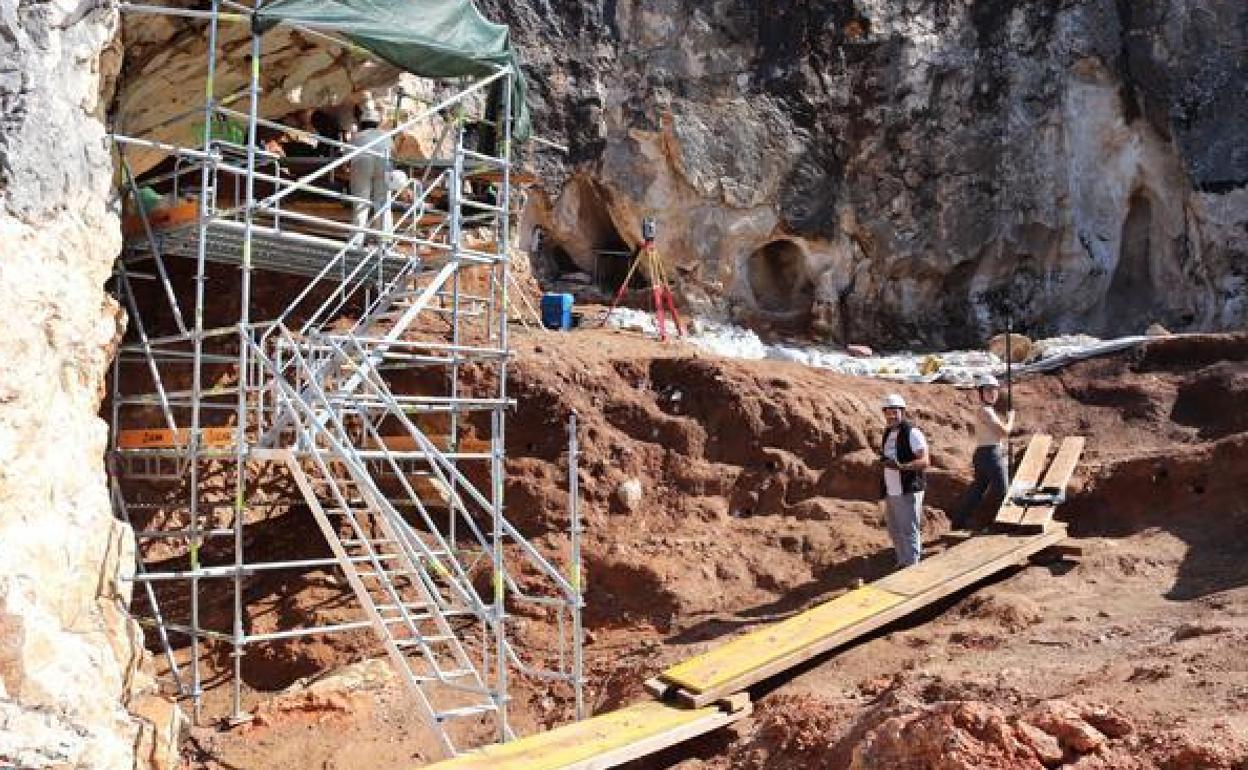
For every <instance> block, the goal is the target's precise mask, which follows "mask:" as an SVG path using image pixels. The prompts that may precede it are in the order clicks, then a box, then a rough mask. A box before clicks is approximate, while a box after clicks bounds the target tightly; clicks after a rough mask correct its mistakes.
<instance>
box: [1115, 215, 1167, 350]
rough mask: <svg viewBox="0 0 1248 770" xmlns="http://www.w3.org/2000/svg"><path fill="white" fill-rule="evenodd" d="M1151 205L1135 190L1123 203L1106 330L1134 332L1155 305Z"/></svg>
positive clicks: (1147, 317) (1155, 290)
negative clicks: (1120, 235) (1124, 211)
mask: <svg viewBox="0 0 1248 770" xmlns="http://www.w3.org/2000/svg"><path fill="white" fill-rule="evenodd" d="M1152 228H1153V205H1152V201H1151V200H1149V197H1148V195H1146V194H1145V193H1143V192H1140V191H1136V192H1135V193H1133V194H1132V195H1131V199H1130V202H1129V203H1128V204H1127V216H1126V218H1125V219H1124V220H1123V223H1122V238H1121V241H1120V243H1121V245H1120V250H1119V252H1118V265H1117V267H1116V268H1115V269H1114V276H1113V278H1112V279H1111V281H1110V284H1109V292H1108V294H1107V295H1106V302H1105V316H1104V318H1105V329H1104V331H1105V332H1106V333H1121V332H1138V331H1139V328H1137V327H1139V326H1140V325H1141V324H1143V323H1147V322H1148V321H1149V320H1150V319H1149V315H1150V314H1151V313H1152V312H1153V311H1154V308H1155V306H1156V304H1157V287H1156V281H1155V280H1154V276H1153V268H1152V248H1153V243H1152Z"/></svg>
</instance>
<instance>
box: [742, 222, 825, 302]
mask: <svg viewBox="0 0 1248 770" xmlns="http://www.w3.org/2000/svg"><path fill="white" fill-rule="evenodd" d="M746 278H747V280H748V281H749V286H750V291H751V292H752V293H753V295H754V301H755V302H756V303H757V304H758V307H759V309H760V310H763V311H766V312H769V313H776V314H782V315H792V314H796V313H806V312H809V311H810V309H811V306H812V305H813V303H814V297H815V287H814V282H813V280H812V279H811V274H810V265H809V260H808V258H807V255H806V252H805V250H804V249H803V248H802V247H801V246H800V245H798V244H797V243H796V242H794V241H791V240H787V239H780V240H775V241H771V242H769V243H766V244H764V245H762V246H760V247H759V248H758V249H755V250H754V252H753V253H752V254H750V256H749V258H748V259H747V260H746Z"/></svg>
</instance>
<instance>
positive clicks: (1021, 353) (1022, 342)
mask: <svg viewBox="0 0 1248 770" xmlns="http://www.w3.org/2000/svg"><path fill="white" fill-rule="evenodd" d="M1005 347H1006V345H1005V335H1004V334H998V335H997V336H995V337H993V338H992V339H990V340H988V352H989V353H992V354H993V355H994V356H996V357H997V358H999V359H1001V360H1002V361H1004V360H1005ZM1034 348H1035V344H1034V343H1033V342H1032V341H1031V338H1030V337H1027V336H1024V335H1022V334H1011V335H1010V360H1011V361H1012V362H1013V363H1016V364H1021V363H1022V362H1024V361H1026V360H1027V359H1028V358H1030V357H1031V353H1032V350H1033V349H1034Z"/></svg>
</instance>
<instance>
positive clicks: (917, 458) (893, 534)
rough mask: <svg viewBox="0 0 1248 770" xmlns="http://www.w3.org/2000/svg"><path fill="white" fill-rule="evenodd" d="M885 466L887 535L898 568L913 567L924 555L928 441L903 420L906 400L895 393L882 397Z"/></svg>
mask: <svg viewBox="0 0 1248 770" xmlns="http://www.w3.org/2000/svg"><path fill="white" fill-rule="evenodd" d="M883 409H884V422H885V428H884V441H883V443H882V445H881V447H880V455H881V460H882V462H883V464H884V478H883V479H882V480H881V484H880V486H881V491H882V492H883V497H884V504H885V518H886V521H887V524H888V536H889V538H891V539H892V541H893V550H894V551H896V553H897V566H898V567H903V568H904V567H912V566H914V565H915V564H918V563H919V558H920V557H921V556H922V553H923V536H922V534H921V532H920V531H919V530H920V525H921V523H922V516H923V493H924V490H926V488H927V467H928V464H929V460H928V451H927V439H926V438H925V437H924V436H923V431H921V430H919V429H918V428H917V427H915V426H914V425H912V424H911V423H910V420H909V419H907V417H906V400H905V399H904V398H902V397H901V396H900V395H898V394H896V393H890V394H889V395H887V396H885V397H884V403H883Z"/></svg>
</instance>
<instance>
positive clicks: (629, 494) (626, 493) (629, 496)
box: [615, 478, 642, 513]
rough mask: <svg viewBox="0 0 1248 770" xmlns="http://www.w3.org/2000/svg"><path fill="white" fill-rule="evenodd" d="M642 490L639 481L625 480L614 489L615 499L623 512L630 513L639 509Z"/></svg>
mask: <svg viewBox="0 0 1248 770" xmlns="http://www.w3.org/2000/svg"><path fill="white" fill-rule="evenodd" d="M641 498H642V489H641V480H640V479H635V478H633V479H627V480H625V481H622V482H620V485H619V486H618V487H616V488H615V499H616V500H618V501H619V503H620V505H621V506H623V507H624V510H626V511H628V512H629V513H632V512H634V511H636V510H637V509H638V508H639V507H641Z"/></svg>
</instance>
